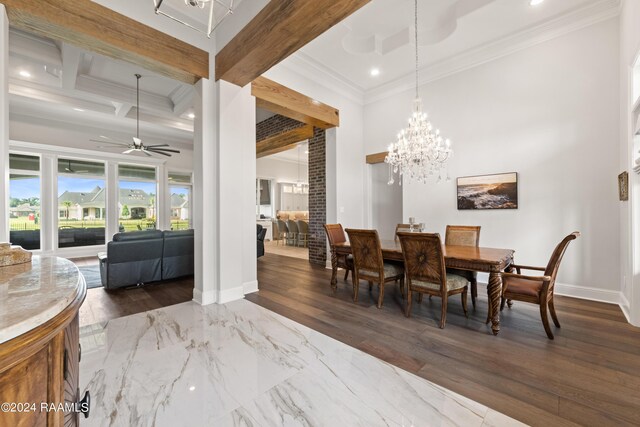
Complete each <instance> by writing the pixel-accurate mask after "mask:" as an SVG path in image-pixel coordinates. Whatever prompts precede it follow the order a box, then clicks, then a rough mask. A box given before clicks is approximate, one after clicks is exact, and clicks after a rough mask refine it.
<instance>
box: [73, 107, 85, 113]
mask: <svg viewBox="0 0 640 427" xmlns="http://www.w3.org/2000/svg"><path fill="white" fill-rule="evenodd" d="M73 111H78V112H80V113H82V112H84V110H83V109H82V108H74V109H73Z"/></svg>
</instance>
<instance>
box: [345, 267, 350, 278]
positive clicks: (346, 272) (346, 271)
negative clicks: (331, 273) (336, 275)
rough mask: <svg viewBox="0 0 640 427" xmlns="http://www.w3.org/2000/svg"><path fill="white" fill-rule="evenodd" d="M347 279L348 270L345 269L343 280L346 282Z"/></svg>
mask: <svg viewBox="0 0 640 427" xmlns="http://www.w3.org/2000/svg"><path fill="white" fill-rule="evenodd" d="M348 278H349V269H348V268H345V271H344V280H347V279H348Z"/></svg>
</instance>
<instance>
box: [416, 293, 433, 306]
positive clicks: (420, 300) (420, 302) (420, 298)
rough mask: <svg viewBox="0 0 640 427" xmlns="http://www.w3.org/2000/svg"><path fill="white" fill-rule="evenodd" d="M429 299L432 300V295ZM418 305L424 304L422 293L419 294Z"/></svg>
mask: <svg viewBox="0 0 640 427" xmlns="http://www.w3.org/2000/svg"><path fill="white" fill-rule="evenodd" d="M429 298H431V295H429ZM418 304H422V292H420V293H419V294H418Z"/></svg>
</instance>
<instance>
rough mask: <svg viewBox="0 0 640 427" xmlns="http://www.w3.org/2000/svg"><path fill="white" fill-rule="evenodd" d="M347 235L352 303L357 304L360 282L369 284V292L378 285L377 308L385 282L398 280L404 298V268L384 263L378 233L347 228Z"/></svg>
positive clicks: (380, 301)
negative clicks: (351, 276)
mask: <svg viewBox="0 0 640 427" xmlns="http://www.w3.org/2000/svg"><path fill="white" fill-rule="evenodd" d="M347 235H348V236H349V243H350V244H351V253H352V254H353V302H358V292H359V290H360V280H366V281H368V282H369V290H371V288H372V287H373V283H377V284H378V287H379V289H380V292H379V295H378V308H382V302H383V301H384V285H385V283H387V282H395V281H396V280H399V281H400V282H399V283H400V292H401V293H402V295H403V296H404V268H403V266H402V265H400V264H394V263H390V262H384V258H382V247H381V245H380V238H379V237H378V232H377V231H376V230H355V229H351V228H347Z"/></svg>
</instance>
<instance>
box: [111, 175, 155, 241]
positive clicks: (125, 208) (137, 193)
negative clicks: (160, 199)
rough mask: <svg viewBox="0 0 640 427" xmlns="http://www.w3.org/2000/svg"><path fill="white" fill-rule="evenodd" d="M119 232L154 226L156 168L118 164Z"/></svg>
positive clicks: (147, 228)
mask: <svg viewBox="0 0 640 427" xmlns="http://www.w3.org/2000/svg"><path fill="white" fill-rule="evenodd" d="M118 179H119V181H118V192H119V193H118V212H119V220H118V223H119V224H118V225H119V230H120V232H128V231H138V230H154V229H155V228H156V194H157V184H156V168H154V167H149V166H137V165H118Z"/></svg>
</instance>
